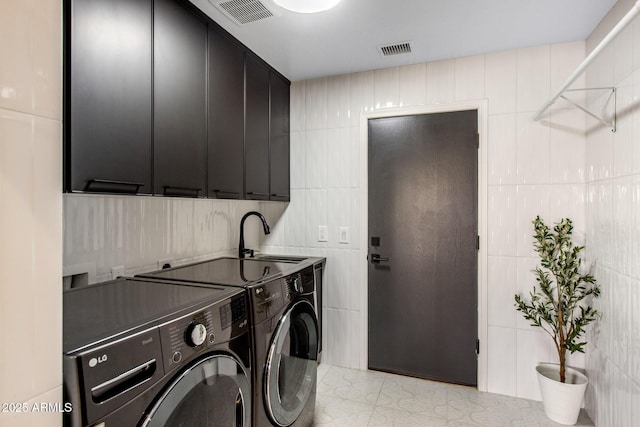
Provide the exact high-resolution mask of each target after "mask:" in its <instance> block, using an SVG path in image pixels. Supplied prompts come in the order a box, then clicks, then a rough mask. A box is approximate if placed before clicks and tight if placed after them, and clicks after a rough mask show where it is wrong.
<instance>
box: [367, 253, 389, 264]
mask: <svg viewBox="0 0 640 427" xmlns="http://www.w3.org/2000/svg"><path fill="white" fill-rule="evenodd" d="M388 261H389V258H383V257H381V256H380V254H371V263H372V264H380V263H381V262H388Z"/></svg>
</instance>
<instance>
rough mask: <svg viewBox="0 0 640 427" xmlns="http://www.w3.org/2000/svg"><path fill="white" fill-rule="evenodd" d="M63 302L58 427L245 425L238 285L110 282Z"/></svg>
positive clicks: (242, 300)
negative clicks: (63, 407)
mask: <svg viewBox="0 0 640 427" xmlns="http://www.w3.org/2000/svg"><path fill="white" fill-rule="evenodd" d="M63 304H64V309H63V314H64V321H63V334H64V336H63V341H64V343H63V351H64V367H63V370H64V394H65V401H67V402H70V403H71V404H72V408H73V409H72V411H71V412H70V413H69V414H66V415H65V418H64V424H65V425H66V426H70V427H80V426H91V427H93V426H143V427H153V426H165V425H189V426H205V425H206V426H224V427H229V426H237V427H240V426H249V425H251V407H252V405H251V398H252V394H251V386H250V379H251V356H250V334H249V322H248V304H247V299H246V293H245V292H244V291H243V290H241V289H238V288H233V287H223V286H215V287H214V286H209V287H198V286H186V285H183V284H176V283H170V282H158V281H151V280H147V279H118V280H114V281H111V282H106V283H102V284H97V285H91V286H88V287H84V288H79V289H73V290H69V291H66V292H65V293H64V296H63Z"/></svg>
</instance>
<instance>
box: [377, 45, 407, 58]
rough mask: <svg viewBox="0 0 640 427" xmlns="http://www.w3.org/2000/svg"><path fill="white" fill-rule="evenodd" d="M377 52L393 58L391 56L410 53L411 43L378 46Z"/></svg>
mask: <svg viewBox="0 0 640 427" xmlns="http://www.w3.org/2000/svg"><path fill="white" fill-rule="evenodd" d="M378 52H380V54H381V55H382V56H393V55H402V54H404V53H411V42H402V43H395V44H388V45H384V46H378Z"/></svg>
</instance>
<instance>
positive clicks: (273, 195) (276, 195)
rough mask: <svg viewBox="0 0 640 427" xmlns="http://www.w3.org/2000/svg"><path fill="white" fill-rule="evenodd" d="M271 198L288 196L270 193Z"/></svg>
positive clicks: (286, 195)
mask: <svg viewBox="0 0 640 427" xmlns="http://www.w3.org/2000/svg"><path fill="white" fill-rule="evenodd" d="M271 197H289V195H288V194H278V193H272V194H271Z"/></svg>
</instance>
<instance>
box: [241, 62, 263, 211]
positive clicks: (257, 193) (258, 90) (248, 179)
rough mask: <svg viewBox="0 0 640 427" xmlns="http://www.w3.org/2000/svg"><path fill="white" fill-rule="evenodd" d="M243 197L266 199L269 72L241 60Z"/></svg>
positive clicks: (260, 64)
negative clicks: (243, 125)
mask: <svg viewBox="0 0 640 427" xmlns="http://www.w3.org/2000/svg"><path fill="white" fill-rule="evenodd" d="M245 84H246V93H245V108H246V120H245V140H244V143H245V186H246V187H245V197H246V198H247V199H253V200H268V199H269V68H267V67H266V66H265V65H263V64H262V62H260V61H259V60H257V59H256V58H254V57H253V56H252V55H249V54H247V56H246V60H245Z"/></svg>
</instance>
